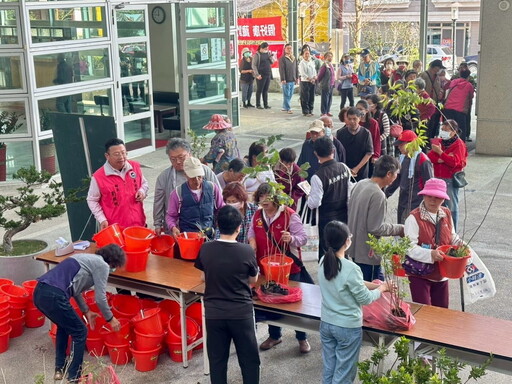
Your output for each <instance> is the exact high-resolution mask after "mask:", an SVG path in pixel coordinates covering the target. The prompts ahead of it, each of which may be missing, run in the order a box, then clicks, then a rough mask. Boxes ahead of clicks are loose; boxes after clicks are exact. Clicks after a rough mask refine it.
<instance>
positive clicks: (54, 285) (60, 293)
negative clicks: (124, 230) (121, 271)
mask: <svg viewBox="0 0 512 384" xmlns="http://www.w3.org/2000/svg"><path fill="white" fill-rule="evenodd" d="M125 260H126V256H125V254H124V251H123V250H122V249H121V248H120V247H119V246H118V245H117V244H108V245H106V246H104V247H102V248H100V249H97V250H96V253H95V254H91V253H78V254H73V255H72V256H70V257H68V258H67V259H65V260H64V261H62V262H61V263H59V264H58V265H56V266H55V267H54V268H52V269H50V270H49V271H48V272H46V273H45V274H44V275H42V276H41V277H39V278H38V279H37V280H38V283H37V286H36V288H35V290H34V304H35V306H36V307H37V308H38V309H39V310H40V311H41V312H42V313H43V314H44V315H45V316H46V317H48V318H49V319H50V320H51V321H52V322H53V323H54V324H56V325H57V336H56V342H55V375H54V376H53V379H54V380H55V381H59V382H60V381H61V380H63V379H64V375H65V374H67V379H68V381H66V382H67V383H78V382H79V379H80V376H81V370H82V362H83V360H84V351H85V341H86V339H87V327H86V326H85V323H84V322H83V321H82V318H81V316H79V315H78V313H77V312H75V310H74V309H73V307H72V306H71V304H70V300H71V298H74V299H75V300H76V303H77V304H78V306H79V308H80V311H81V312H82V314H83V317H84V318H85V319H87V322H88V323H89V325H90V327H91V329H93V330H94V329H95V325H96V318H97V317H98V316H99V314H98V313H96V312H93V311H91V309H90V308H89V307H88V306H87V304H86V302H85V300H84V298H83V297H82V292H85V291H86V290H88V289H90V288H91V287H92V286H94V291H95V299H96V303H97V304H98V308H99V309H100V311H101V314H102V315H103V318H104V319H105V320H106V321H107V322H108V323H109V324H110V326H111V327H112V329H113V330H114V331H115V332H117V331H119V329H120V328H121V323H120V322H119V320H117V319H116V318H115V317H114V314H113V313H112V311H111V310H110V307H109V305H108V302H107V297H106V289H107V282H108V275H109V273H110V272H114V271H115V269H116V268H118V267H122V266H123V265H124V263H125ZM69 337H71V340H72V341H73V343H72V350H71V355H70V357H69V361H68V362H67V364H66V348H67V345H68V338H69ZM80 381H81V380H80Z"/></svg>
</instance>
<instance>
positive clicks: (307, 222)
mask: <svg viewBox="0 0 512 384" xmlns="http://www.w3.org/2000/svg"><path fill="white" fill-rule="evenodd" d="M313 216H316V219H314V220H313ZM301 221H302V223H303V226H304V230H305V231H306V234H307V235H308V242H307V243H306V245H304V246H302V247H300V251H301V257H302V261H315V260H318V246H319V243H320V240H319V238H318V209H313V210H312V209H309V208H308V207H307V205H306V206H305V207H304V209H303V212H302V215H301ZM312 223H313V224H312Z"/></svg>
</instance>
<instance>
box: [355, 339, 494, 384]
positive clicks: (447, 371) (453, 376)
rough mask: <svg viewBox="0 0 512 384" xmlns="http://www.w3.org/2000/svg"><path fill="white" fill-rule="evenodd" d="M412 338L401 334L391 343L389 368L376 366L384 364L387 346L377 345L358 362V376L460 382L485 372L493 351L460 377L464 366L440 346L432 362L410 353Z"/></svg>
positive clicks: (427, 383)
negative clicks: (366, 357)
mask: <svg viewBox="0 0 512 384" xmlns="http://www.w3.org/2000/svg"><path fill="white" fill-rule="evenodd" d="M411 348H412V342H411V341H409V340H408V339H407V338H405V337H404V336H402V337H401V338H400V339H398V341H397V342H396V343H395V345H394V350H395V353H396V355H397V356H396V359H395V361H394V362H393V363H392V365H391V367H390V368H389V369H388V370H383V369H379V368H380V367H382V366H383V363H384V360H385V358H386V356H388V355H389V349H388V348H387V347H386V346H381V347H377V348H376V349H375V351H374V352H373V354H372V356H371V357H370V358H369V359H367V360H364V361H362V362H360V363H358V364H357V365H358V368H359V373H358V377H359V380H360V381H361V383H362V384H391V383H408V384H461V383H468V382H469V381H470V380H474V381H477V380H478V379H480V378H482V377H483V376H484V375H485V374H486V369H487V367H488V366H489V364H490V363H491V361H492V355H491V356H490V357H489V359H487V361H486V362H485V363H483V364H482V365H480V366H472V367H471V370H470V371H469V374H468V375H467V378H466V380H463V378H462V377H461V371H462V370H463V369H464V368H465V367H466V364H463V363H461V362H459V361H457V360H455V359H452V358H450V357H448V356H447V355H446V350H445V349H444V348H443V349H441V350H439V351H438V352H437V356H436V358H435V361H434V364H432V365H430V364H428V362H427V361H426V360H425V358H423V357H422V356H414V357H412V356H411V355H410V350H411Z"/></svg>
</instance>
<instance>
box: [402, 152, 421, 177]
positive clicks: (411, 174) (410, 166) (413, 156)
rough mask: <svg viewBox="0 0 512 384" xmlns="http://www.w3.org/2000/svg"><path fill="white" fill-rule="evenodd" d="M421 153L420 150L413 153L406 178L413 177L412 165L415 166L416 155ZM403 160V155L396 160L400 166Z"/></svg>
mask: <svg viewBox="0 0 512 384" xmlns="http://www.w3.org/2000/svg"><path fill="white" fill-rule="evenodd" d="M420 153H421V150H417V151H416V152H414V153H413V155H412V157H411V162H410V163H409V173H408V175H407V176H408V178H409V179H412V178H413V176H414V165H415V164H416V159H417V158H418V155H419V154H420ZM404 159H405V155H400V157H399V158H398V161H400V165H402V162H403V161H404Z"/></svg>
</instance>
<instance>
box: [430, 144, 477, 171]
mask: <svg viewBox="0 0 512 384" xmlns="http://www.w3.org/2000/svg"><path fill="white" fill-rule="evenodd" d="M441 148H442V150H443V153H441V154H440V155H438V154H437V153H435V152H434V151H430V152H429V153H428V157H429V159H430V161H432V164H433V165H434V176H435V177H437V178H440V179H451V178H452V177H453V174H454V173H456V172H459V171H462V170H463V169H464V168H465V167H466V160H467V158H468V149H467V148H466V144H464V142H463V141H462V140H461V139H459V138H457V140H455V142H454V143H452V144H451V145H450V146H448V147H445V146H444V145H443V144H441ZM439 160H442V161H443V162H441V163H440V162H439Z"/></svg>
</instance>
